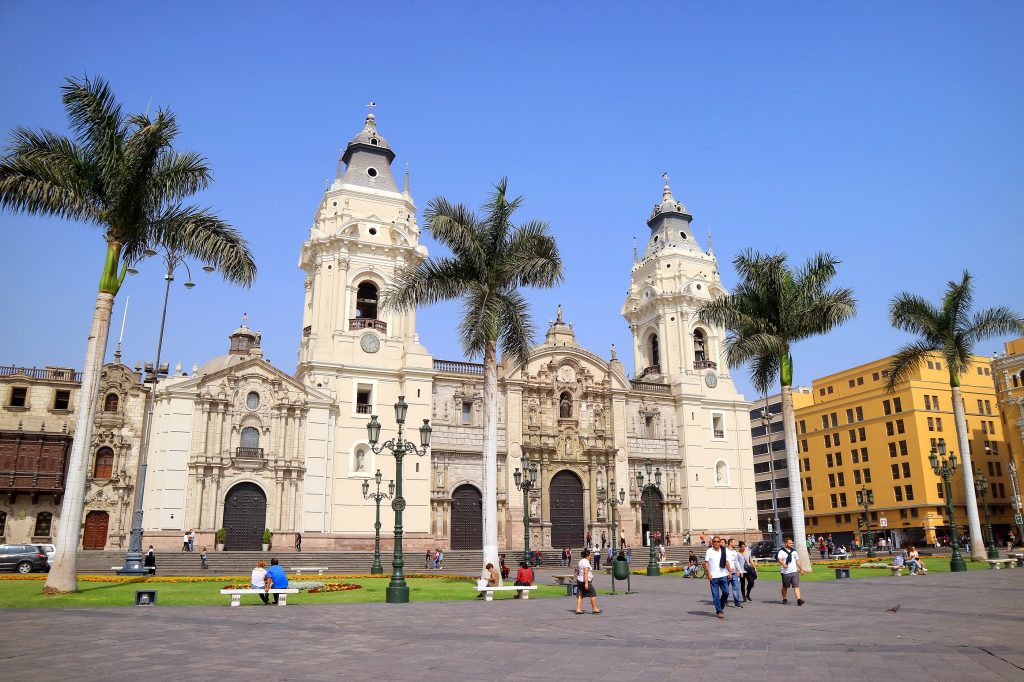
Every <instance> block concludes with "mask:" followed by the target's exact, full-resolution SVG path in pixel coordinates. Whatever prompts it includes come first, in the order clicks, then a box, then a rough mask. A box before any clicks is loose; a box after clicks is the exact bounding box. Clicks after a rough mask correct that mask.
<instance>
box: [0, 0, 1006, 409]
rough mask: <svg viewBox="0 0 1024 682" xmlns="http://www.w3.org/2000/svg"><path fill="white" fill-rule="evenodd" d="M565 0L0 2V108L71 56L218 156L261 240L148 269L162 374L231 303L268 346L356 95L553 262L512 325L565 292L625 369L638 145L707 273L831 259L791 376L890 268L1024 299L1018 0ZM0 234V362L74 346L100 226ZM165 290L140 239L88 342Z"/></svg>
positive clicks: (889, 339) (41, 85)
mask: <svg viewBox="0 0 1024 682" xmlns="http://www.w3.org/2000/svg"><path fill="white" fill-rule="evenodd" d="M568 4H569V3H506V4H503V5H500V7H499V6H495V5H493V4H491V3H476V2H471V3H465V4H464V5H462V6H458V5H455V4H450V3H415V2H392V3H371V4H366V3H353V2H330V3H262V2H250V3H238V4H236V5H235V6H234V7H232V8H231V9H225V8H222V7H221V5H222V3H214V2H205V3H185V2H182V3H171V4H169V5H166V6H161V7H159V8H158V7H156V6H155V5H152V4H151V3H149V4H147V3H141V4H140V3H135V2H133V3H128V2H125V3H112V2H111V3H81V2H76V3H63V2H57V3H47V4H46V5H45V6H43V5H40V4H39V3H15V2H4V3H2V4H0V41H2V44H3V45H4V49H3V50H2V51H0V82H2V86H3V87H2V91H3V92H4V97H3V99H2V102H0V133H2V134H4V135H6V134H7V132H8V131H9V130H10V129H11V128H12V127H13V126H15V125H19V124H22V125H28V126H32V127H49V128H53V129H55V130H60V131H63V130H65V119H64V114H63V111H62V108H61V106H60V99H59V98H60V93H59V87H60V85H61V82H62V79H63V78H64V77H65V76H68V75H78V74H82V73H84V72H88V73H90V74H98V75H102V76H103V77H105V78H106V79H108V80H109V81H110V82H111V84H112V85H113V87H114V89H115V91H116V93H117V95H118V97H119V98H120V100H121V101H122V102H123V103H124V105H125V108H126V109H127V110H129V111H141V110H144V109H145V108H146V106H147V104H148V103H149V102H150V100H152V102H153V104H154V105H166V106H170V107H171V108H173V109H174V111H175V112H176V113H177V114H178V117H179V122H180V124H181V128H182V134H181V137H180V145H181V146H182V147H184V148H189V149H194V150H196V151H199V152H201V153H203V154H205V155H206V156H207V157H208V158H209V160H210V162H211V164H212V166H213V168H214V170H215V178H216V182H215V184H214V185H213V187H212V188H211V189H210V190H208V191H207V192H205V193H204V194H203V195H202V196H201V197H200V198H199V201H200V202H201V203H203V204H208V205H211V206H213V207H214V208H215V209H216V210H217V211H219V212H220V214H221V215H222V216H223V217H224V218H226V219H227V220H229V221H230V222H232V223H233V224H235V225H237V226H238V227H239V228H241V230H242V231H243V232H244V233H245V235H246V236H247V237H248V239H249V240H250V241H251V243H252V246H253V249H254V251H255V254H256V258H257V262H258V265H259V277H258V279H257V282H256V284H255V286H254V287H253V288H252V289H250V290H244V289H237V288H233V287H231V286H228V285H226V284H224V283H223V282H221V281H220V280H219V279H217V278H216V277H215V276H211V275H204V274H203V273H201V272H196V273H195V276H196V278H197V281H198V283H199V286H197V287H196V288H195V289H193V290H191V291H186V290H185V289H184V288H181V287H178V288H176V289H174V290H173V292H172V296H171V308H170V313H169V316H168V333H167V338H166V342H165V347H164V358H165V359H166V360H168V361H170V363H171V365H172V366H173V365H174V363H175V362H176V361H178V360H180V361H182V362H183V364H184V365H185V368H186V371H187V370H188V368H190V367H191V365H192V364H193V363H202V362H203V361H205V360H206V359H208V358H210V357H212V356H215V355H218V354H221V353H224V352H225V351H226V349H227V338H226V337H227V335H228V334H229V333H230V331H231V330H232V329H233V328H234V327H235V326H237V324H238V322H239V319H240V317H241V314H242V312H243V311H246V312H248V313H249V316H250V321H251V325H252V326H253V327H256V328H259V329H261V330H262V331H263V333H264V335H263V339H264V347H265V350H266V354H267V357H268V358H269V359H270V360H271V361H272V362H274V363H275V364H277V365H278V366H280V367H282V368H283V369H285V370H286V371H289V372H290V371H293V370H294V367H295V357H296V348H297V345H298V341H299V337H300V327H301V308H302V299H303V288H302V280H303V275H302V272H301V271H300V270H299V269H298V267H297V265H296V263H297V260H298V254H299V248H300V245H301V243H302V240H303V239H304V237H305V235H306V234H307V230H308V228H309V226H310V224H311V221H312V215H313V211H314V209H315V208H316V206H317V203H318V201H319V198H320V196H321V193H322V190H323V187H324V180H325V179H326V178H328V177H333V174H334V169H335V166H336V164H337V157H338V149H339V148H340V147H342V146H343V145H344V144H345V143H346V142H347V141H348V140H349V139H350V138H351V137H352V136H353V135H355V133H356V132H357V131H358V130H359V129H360V127H361V125H362V120H363V117H364V115H365V113H366V109H365V107H364V104H365V103H366V102H367V101H369V100H371V99H373V100H375V101H376V102H377V103H378V104H379V106H378V108H377V112H376V113H377V117H378V123H379V127H380V130H381V132H382V133H383V134H384V135H385V136H386V137H387V138H388V140H389V141H390V142H391V144H392V146H393V148H394V149H395V150H396V152H397V154H398V158H397V160H396V164H397V165H398V167H399V168H401V167H402V166H403V165H404V163H405V162H406V161H408V162H409V163H410V165H411V167H412V189H413V195H414V197H415V198H416V200H417V203H418V205H419V207H420V208H421V209H422V208H424V207H425V206H426V204H427V201H428V200H429V199H430V198H431V197H434V196H436V195H439V194H440V195H444V196H447V197H449V198H451V199H455V200H459V201H464V202H467V203H470V204H472V205H478V204H479V202H480V201H481V200H482V199H483V197H484V196H485V194H486V192H487V190H488V189H489V187H490V185H491V183H493V182H494V181H495V180H497V179H498V178H500V177H501V176H503V175H508V176H509V177H510V179H511V187H512V189H513V190H514V191H515V192H517V193H521V194H523V195H524V196H525V197H526V204H525V207H524V208H523V210H522V218H523V219H526V218H542V219H546V220H548V221H550V223H551V226H552V229H553V231H554V233H555V234H556V236H557V238H558V240H559V244H560V246H561V249H562V253H563V256H564V259H565V264H566V275H567V278H566V282H565V284H564V286H562V287H561V288H560V289H558V290H556V291H541V292H534V293H531V294H530V301H531V303H532V313H533V315H534V317H535V319H536V320H537V323H538V327H539V328H540V329H543V328H544V327H545V326H546V321H547V320H548V319H550V318H551V317H553V316H554V310H555V306H556V305H557V304H558V303H562V304H563V306H564V308H565V314H566V317H567V319H569V320H571V321H573V322H574V323H575V328H576V331H577V335H578V338H579V340H580V342H581V343H583V344H584V345H585V346H587V347H589V348H590V349H592V350H594V351H595V352H598V353H600V354H601V355H604V356H607V351H608V347H609V345H610V344H611V343H613V342H614V343H615V344H616V345H617V347H618V348H619V349H620V351H622V352H621V353H620V354H621V355H622V356H623V359H624V360H625V361H626V363H627V367H629V366H631V358H630V357H629V355H630V354H629V348H630V347H631V346H630V337H629V330H628V327H627V325H626V323H625V321H624V320H623V319H622V318H621V317H620V315H619V309H620V306H621V304H622V301H623V298H624V295H625V291H626V288H627V286H628V284H629V269H630V265H631V262H632V244H633V237H634V236H636V237H639V238H640V239H641V243H643V241H645V240H646V234H647V227H646V225H645V222H644V221H645V220H646V218H647V216H648V214H649V212H650V209H651V206H652V205H653V204H654V203H655V202H656V201H657V200H658V199H659V197H660V191H661V180H660V176H661V173H662V172H664V171H669V172H670V173H671V175H672V185H673V189H674V190H675V194H676V196H677V198H679V199H681V200H683V201H684V202H685V203H686V205H687V206H688V207H689V208H690V211H691V213H693V215H694V219H695V220H694V227H695V234H697V235H698V236H700V237H701V241H702V243H705V245H706V238H705V237H704V236H703V235H705V234H706V231H707V228H708V227H709V226H710V227H711V228H712V229H713V233H714V247H715V252H716V254H717V255H718V257H719V259H720V261H721V263H722V272H723V276H724V278H725V283H726V285H727V286H732V285H733V284H734V283H735V276H734V273H733V271H732V268H731V266H730V261H731V259H732V257H733V256H734V255H735V254H736V253H737V252H738V251H740V250H741V249H744V248H746V247H754V248H758V249H762V250H776V249H783V250H785V251H787V252H789V253H790V254H792V257H793V258H794V259H802V258H804V257H806V256H807V255H809V254H810V253H812V252H814V251H816V250H819V249H825V250H829V251H832V252H833V253H835V254H837V255H838V256H839V257H841V258H842V259H843V261H844V262H843V264H842V266H841V269H840V273H841V275H840V281H841V283H842V284H845V285H849V286H852V287H853V288H854V289H855V290H856V293H857V298H858V300H859V312H858V315H857V318H856V320H855V321H853V322H851V323H849V324H847V325H846V326H845V327H843V328H842V329H840V330H839V331H836V332H835V333H833V334H831V335H829V336H828V337H826V338H821V339H817V340H813V341H808V342H805V343H803V344H801V345H800V346H798V347H797V349H796V380H797V381H798V382H801V383H807V382H809V381H810V380H811V379H813V378H815V377H818V376H822V375H825V374H828V373H830V372H833V371H838V370H840V369H843V368H846V367H849V366H852V365H855V364H857V363H861V362H865V361H868V360H871V359H875V358H878V357H882V356H884V355H887V354H889V353H891V352H892V351H893V350H894V349H895V348H896V347H897V346H898V345H899V344H900V343H901V342H902V341H903V340H904V336H903V335H902V334H900V333H898V332H895V331H893V330H892V329H890V328H889V325H888V323H887V321H886V305H887V302H888V300H889V298H890V297H891V296H892V294H893V293H894V292H897V291H900V290H910V291H914V292H918V293H922V294H925V295H928V296H930V297H932V298H937V297H938V295H939V292H940V291H941V289H942V287H943V286H944V284H945V282H946V281H947V280H948V279H950V278H952V277H956V276H958V275H959V273H960V272H961V271H962V270H963V269H965V268H966V269H969V270H970V271H971V272H972V273H974V274H975V275H976V277H977V285H978V297H977V304H978V305H979V306H991V305H1010V306H1013V307H1015V308H1016V309H1018V310H1021V309H1024V296H1022V287H1021V275H1020V272H1021V266H1020V262H1021V260H1020V254H1021V253H1022V252H1024V236H1022V235H1024V230H1022V224H1021V223H1022V220H1021V198H1022V194H1021V188H1022V184H1024V183H1022V181H1024V126H1022V122H1024V76H1022V66H1024V41H1022V40H1021V39H1020V36H1021V34H1022V31H1024V8H1022V6H1021V5H1020V4H1019V3H1000V2H987V3H945V2H925V3H889V2H859V3H851V4H842V3H817V2H814V3H749V4H743V3H719V4H716V3H697V2H693V3H685V4H683V3H665V4H664V5H663V6H662V7H657V6H656V3H621V2H616V3H611V2H588V3H578V4H577V5H576V7H575V8H574V9H571V10H570V9H563V8H555V7H554V5H560V6H567V5H568ZM101 7H102V8H101ZM428 245H430V242H429V239H428ZM0 247H2V252H3V267H2V268H0V285H2V287H3V291H4V292H5V299H6V300H5V306H4V308H5V309H4V314H3V319H4V328H5V330H6V332H7V333H5V334H2V335H0V364H10V363H15V364H20V365H30V366H31V365H38V366H42V365H45V364H64V365H71V366H75V367H81V365H82V357H83V353H84V348H85V337H86V333H87V330H88V322H89V317H90V315H91V312H92V302H93V299H94V296H95V293H94V292H95V290H96V283H97V281H98V277H99V273H100V267H101V265H102V259H103V246H102V242H101V239H100V236H99V234H98V233H97V232H96V231H95V230H94V229H93V228H90V227H86V226H82V225H77V224H69V223H64V222H61V221H57V220H51V219H38V218H29V217H25V216H14V215H11V214H10V213H3V214H0ZM434 252H435V253H436V252H437V249H436V248H435V249H434ZM179 281H183V279H181V280H179ZM161 294H162V280H161V273H160V271H159V267H158V266H157V264H156V263H147V264H145V265H144V266H143V268H142V273H141V275H139V276H137V277H135V278H133V279H131V280H130V281H128V283H127V285H126V286H125V287H124V288H123V289H122V293H121V294H120V295H119V296H118V304H117V307H116V309H115V317H116V320H115V324H114V329H113V334H112V339H111V345H110V349H109V351H108V356H109V355H110V354H112V353H113V346H114V343H115V342H116V335H117V329H118V327H119V326H120V320H121V311H122V308H123V305H124V300H125V298H126V297H127V296H128V295H130V296H131V307H130V310H129V316H128V327H127V332H126V338H125V359H126V360H127V361H128V362H129V363H133V362H134V361H135V360H136V359H138V360H144V359H147V358H151V357H152V355H153V352H154V350H155V342H156V335H157V328H158V323H159V308H160V303H161ZM455 311H456V309H455V308H454V307H449V306H441V307H438V308H433V309H428V310H425V311H423V313H422V314H421V316H420V333H421V338H422V340H423V342H424V343H425V344H426V346H427V347H428V348H429V350H430V351H431V352H432V353H433V354H434V356H435V357H437V358H446V359H451V358H459V357H460V355H461V353H460V351H459V346H458V343H457V341H456V338H455V335H454V333H453V331H452V329H453V328H454V326H455V324H456V322H455V319H454V318H453V315H454V313H455ZM997 348H1001V343H1000V342H999V341H991V342H986V343H983V344H981V345H980V346H979V348H978V350H979V352H981V353H984V354H990V353H991V352H992V351H993V350H995V349H997ZM740 385H741V386H742V387H743V388H744V389H745V390H747V391H748V395H749V384H748V383H747V382H746V380H745V379H743V380H741V382H740Z"/></svg>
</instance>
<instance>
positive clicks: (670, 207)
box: [647, 181, 693, 223]
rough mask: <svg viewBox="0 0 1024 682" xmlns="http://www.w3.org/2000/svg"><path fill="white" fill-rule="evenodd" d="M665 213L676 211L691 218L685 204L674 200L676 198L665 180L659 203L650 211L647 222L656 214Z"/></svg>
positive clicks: (656, 215)
mask: <svg viewBox="0 0 1024 682" xmlns="http://www.w3.org/2000/svg"><path fill="white" fill-rule="evenodd" d="M666 213H678V214H680V215H684V216H686V217H687V218H689V219H690V220H692V219H693V218H692V216H690V212H689V211H688V210H686V206H685V205H683V202H681V201H676V198H675V197H674V196H672V188H671V187H669V186H668V182H667V181H666V182H665V187H664V188H662V191H661V203H660V204H655V205H654V210H653V211H652V212H651V217H650V218H648V220H647V222H648V223H650V222H651V221H653V220H654V219H655V218H657V217H658V216H661V215H664V214H666Z"/></svg>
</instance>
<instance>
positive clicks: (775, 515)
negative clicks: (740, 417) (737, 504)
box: [761, 395, 782, 554]
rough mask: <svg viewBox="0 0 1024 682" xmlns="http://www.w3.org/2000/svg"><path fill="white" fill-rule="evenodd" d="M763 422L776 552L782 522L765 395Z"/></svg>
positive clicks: (770, 423) (779, 543)
mask: <svg viewBox="0 0 1024 682" xmlns="http://www.w3.org/2000/svg"><path fill="white" fill-rule="evenodd" d="M761 424H762V425H763V426H764V433H765V435H766V436H767V438H768V471H769V472H770V475H771V479H772V512H773V514H772V518H773V520H774V522H775V528H774V530H775V533H774V539H775V554H778V553H779V550H780V549H782V523H781V522H780V521H779V496H778V492H777V491H776V490H775V455H774V454H773V453H772V428H771V427H772V415H771V413H770V412H769V411H768V396H767V395H766V396H765V397H764V409H763V410H761Z"/></svg>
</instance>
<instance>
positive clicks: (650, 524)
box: [636, 459, 661, 575]
mask: <svg viewBox="0 0 1024 682" xmlns="http://www.w3.org/2000/svg"><path fill="white" fill-rule="evenodd" d="M644 470H645V471H646V472H647V481H648V482H647V484H646V485H644V474H643V472H642V471H639V470H638V471H637V472H636V487H637V488H638V489H639V490H640V499H643V496H644V493H647V528H648V529H649V532H650V540H649V542H648V544H649V545H650V548H651V556H650V558H649V559H648V560H647V575H661V568H660V567H659V566H658V559H657V558H656V557H655V555H654V552H655V549H654V493H655V491H657V490H658V489H659V488H661V467H658V468H657V469H656V470H655V471H654V476H653V481H652V476H651V460H649V459H647V460H644Z"/></svg>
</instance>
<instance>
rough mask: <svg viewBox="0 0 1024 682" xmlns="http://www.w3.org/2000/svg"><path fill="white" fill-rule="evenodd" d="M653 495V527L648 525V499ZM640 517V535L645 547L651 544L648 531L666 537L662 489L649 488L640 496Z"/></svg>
mask: <svg viewBox="0 0 1024 682" xmlns="http://www.w3.org/2000/svg"><path fill="white" fill-rule="evenodd" d="M652 495H653V499H651V508H652V511H653V512H654V527H653V528H652V527H650V526H648V525H647V524H648V517H647V500H648V499H649V498H651V497H652ZM640 519H641V528H640V537H641V538H642V540H643V543H644V547H647V546H648V545H649V544H650V542H649V541H648V538H649V537H650V536H649V535H648V533H650V535H654V533H655V532H658V533H661V536H660V537H661V538H664V537H665V504H664V498H663V497H662V495H661V491H660V490H652V489H650V488H648V489H647V490H645V491H644V494H643V495H642V496H641V498H640Z"/></svg>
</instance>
